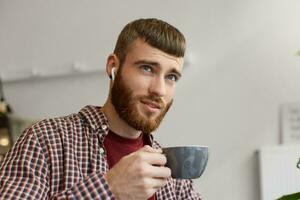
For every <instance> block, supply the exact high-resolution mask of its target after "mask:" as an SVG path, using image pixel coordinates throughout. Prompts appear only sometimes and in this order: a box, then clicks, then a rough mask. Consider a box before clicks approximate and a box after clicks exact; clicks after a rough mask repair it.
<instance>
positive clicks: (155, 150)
mask: <svg viewBox="0 0 300 200" xmlns="http://www.w3.org/2000/svg"><path fill="white" fill-rule="evenodd" d="M140 151H144V152H149V153H162V149H154V148H153V147H151V146H149V145H145V146H143V148H141V149H140Z"/></svg>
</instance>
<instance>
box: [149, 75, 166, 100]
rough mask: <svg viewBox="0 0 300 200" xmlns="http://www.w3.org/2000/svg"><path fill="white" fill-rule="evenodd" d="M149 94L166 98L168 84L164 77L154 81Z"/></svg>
mask: <svg viewBox="0 0 300 200" xmlns="http://www.w3.org/2000/svg"><path fill="white" fill-rule="evenodd" d="M149 92H150V93H151V94H153V95H156V96H160V97H162V96H165V95H166V83H165V79H164V78H163V77H157V78H155V79H153V80H152V82H151V85H150V87H149Z"/></svg>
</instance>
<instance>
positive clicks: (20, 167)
mask: <svg viewBox="0 0 300 200" xmlns="http://www.w3.org/2000/svg"><path fill="white" fill-rule="evenodd" d="M50 176H51V175H50V172H49V166H48V164H47V160H46V157H45V154H44V152H43V149H42V148H41V145H40V143H39V141H38V139H37V137H36V135H35V134H34V133H33V131H32V130H31V129H27V130H26V131H25V132H24V134H23V135H22V136H21V137H20V138H19V139H18V141H17V142H16V144H15V145H14V146H13V148H12V149H11V150H10V151H9V152H8V153H7V155H6V156H5V158H4V160H3V161H2V163H0V199H1V200H2V199H5V200H7V199H108V200H113V199H114V197H113V195H112V193H111V191H110V190H109V187H108V184H107V182H106V180H105V179H104V176H103V175H102V174H100V173H91V174H90V175H88V176H86V177H85V178H84V179H82V180H81V181H79V182H78V183H76V184H74V185H73V186H71V187H70V188H68V189H67V190H64V191H61V192H59V193H54V194H51V192H50V184H51V181H55V180H51V179H50Z"/></svg>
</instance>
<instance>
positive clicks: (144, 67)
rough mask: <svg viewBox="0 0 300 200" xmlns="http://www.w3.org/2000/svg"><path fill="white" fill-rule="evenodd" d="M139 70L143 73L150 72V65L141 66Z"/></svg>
mask: <svg viewBox="0 0 300 200" xmlns="http://www.w3.org/2000/svg"><path fill="white" fill-rule="evenodd" d="M140 68H141V69H142V70H143V71H145V72H152V67H151V66H150V65H142V66H140Z"/></svg>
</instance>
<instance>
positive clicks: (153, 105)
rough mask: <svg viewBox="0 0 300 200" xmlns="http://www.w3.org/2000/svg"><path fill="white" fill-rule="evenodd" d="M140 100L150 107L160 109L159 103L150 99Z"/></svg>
mask: <svg viewBox="0 0 300 200" xmlns="http://www.w3.org/2000/svg"><path fill="white" fill-rule="evenodd" d="M141 102H142V103H143V104H146V105H148V106H150V107H152V108H155V109H161V108H162V106H161V105H160V104H159V103H157V102H154V101H151V100H141Z"/></svg>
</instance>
